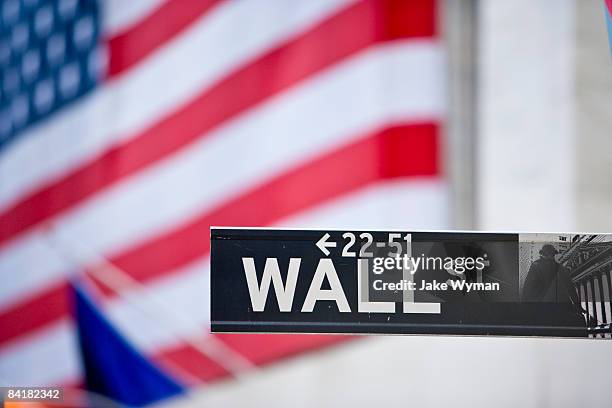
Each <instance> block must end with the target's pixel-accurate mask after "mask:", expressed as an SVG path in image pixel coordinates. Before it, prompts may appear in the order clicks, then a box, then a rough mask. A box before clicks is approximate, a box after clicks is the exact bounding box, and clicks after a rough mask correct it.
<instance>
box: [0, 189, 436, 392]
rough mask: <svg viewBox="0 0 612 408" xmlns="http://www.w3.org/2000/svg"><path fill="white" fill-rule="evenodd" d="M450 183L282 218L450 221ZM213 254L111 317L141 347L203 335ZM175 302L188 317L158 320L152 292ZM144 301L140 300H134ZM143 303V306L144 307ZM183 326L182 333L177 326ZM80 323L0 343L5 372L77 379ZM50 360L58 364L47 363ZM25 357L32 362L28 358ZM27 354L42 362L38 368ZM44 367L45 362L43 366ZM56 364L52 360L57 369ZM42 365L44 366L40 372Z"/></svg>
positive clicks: (354, 224) (338, 223) (353, 224)
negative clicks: (75, 336)
mask: <svg viewBox="0 0 612 408" xmlns="http://www.w3.org/2000/svg"><path fill="white" fill-rule="evenodd" d="M445 198H446V186H445V185H444V183H442V182H440V181H439V180H436V179H422V180H395V181H388V182H384V183H379V184H376V185H373V186H371V187H367V188H364V189H362V190H360V191H357V192H355V193H352V194H349V195H347V196H345V197H342V198H340V199H338V200H334V201H333V202H331V203H328V204H326V205H322V206H320V207H318V208H315V209H313V210H310V211H307V212H305V213H303V214H300V215H297V216H295V217H290V218H287V219H285V220H283V221H281V222H279V223H278V224H276V226H283V227H304V228H332V227H348V226H350V228H351V229H355V228H360V229H368V228H371V227H372V226H374V227H377V228H380V227H381V226H382V227H385V228H386V227H387V226H388V227H389V228H405V229H408V230H409V229H412V228H423V227H425V226H428V227H438V226H440V227H446V226H447V224H446V221H445V220H446V213H447V205H446V204H445ZM208 268H209V259H208V257H204V258H202V259H201V260H199V261H197V262H194V263H192V264H191V265H188V266H186V267H185V268H182V269H181V270H180V271H177V272H176V273H173V274H171V275H169V276H167V277H163V278H160V279H156V280H155V281H154V282H151V283H150V284H149V285H147V288H146V289H145V292H146V293H143V292H142V291H136V292H133V293H129V294H127V296H129V299H124V298H115V299H113V300H111V301H109V302H108V303H107V305H106V306H105V308H106V311H107V313H108V315H107V316H108V317H109V318H110V319H111V321H112V322H113V323H114V324H115V325H116V326H117V327H118V328H119V329H120V331H121V332H122V333H123V334H124V335H125V336H126V338H127V339H128V340H129V341H131V342H132V343H133V344H134V345H135V346H136V347H137V348H138V349H140V350H142V351H143V352H145V353H147V354H155V352H156V350H157V351H159V350H163V349H170V348H173V347H176V346H179V345H180V344H181V343H182V341H181V340H180V336H198V335H201V336H204V335H205V334H206V333H207V328H208V326H207V323H208V321H209V309H208V307H209V292H210V291H209V287H208V282H209V278H208ZM151 295H154V296H155V298H156V300H159V301H160V302H163V303H169V304H171V305H172V311H173V312H176V313H181V314H182V317H183V318H182V319H181V320H189V321H191V322H192V323H191V324H189V325H182V326H181V325H178V326H177V325H175V324H173V326H172V327H169V326H168V325H166V323H165V321H161V320H159V319H158V318H157V317H158V314H159V311H158V310H157V309H156V307H157V306H155V305H152V304H151V302H150V301H149V299H148V297H149V296H151ZM135 304H136V305H138V306H137V307H135V306H134V305H135ZM143 310H144V312H143ZM173 333H178V335H176V334H173ZM72 336H73V327H72V326H71V325H70V324H68V323H67V321H65V320H62V321H61V322H57V323H54V324H53V325H52V326H50V327H49V328H46V329H43V330H41V331H40V332H36V333H35V334H32V335H27V336H24V337H23V338H22V339H20V340H19V341H18V343H12V345H10V346H5V347H4V348H2V349H0V378H3V379H7V380H9V381H10V383H11V384H19V385H24V384H36V383H37V381H38V380H40V379H41V376H43V378H42V380H44V381H43V382H41V384H52V383H62V382H67V381H72V380H74V379H75V378H77V375H78V374H79V372H80V371H79V366H78V356H77V354H76V351H75V350H76V349H75V347H76V345H75V344H74V341H73V340H71V339H72ZM41 361H42V362H49V363H52V364H53V365H45V363H41V364H38V363H39V362H41ZM24 362H26V363H24ZM27 362H36V363H37V364H36V366H35V367H37V368H38V369H33V367H34V366H33V365H31V364H28V363H27ZM40 367H43V368H44V369H40ZM49 367H53V370H52V369H50V368H49ZM41 372H43V373H41Z"/></svg>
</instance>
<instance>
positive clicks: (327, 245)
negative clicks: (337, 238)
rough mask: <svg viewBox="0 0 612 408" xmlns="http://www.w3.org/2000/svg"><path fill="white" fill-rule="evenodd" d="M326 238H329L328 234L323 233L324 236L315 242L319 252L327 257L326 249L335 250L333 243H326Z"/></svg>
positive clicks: (327, 251) (327, 250)
mask: <svg viewBox="0 0 612 408" xmlns="http://www.w3.org/2000/svg"><path fill="white" fill-rule="evenodd" d="M328 238H329V234H328V233H325V235H323V236H322V237H321V239H319V240H318V241H317V247H319V249H320V250H321V252H323V253H324V254H325V255H326V256H327V255H329V249H327V248H335V247H336V243H335V242H327V239H328Z"/></svg>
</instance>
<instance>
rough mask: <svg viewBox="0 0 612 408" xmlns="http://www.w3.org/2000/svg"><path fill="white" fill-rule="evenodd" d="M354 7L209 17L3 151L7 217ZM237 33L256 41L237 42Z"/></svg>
mask: <svg viewBox="0 0 612 408" xmlns="http://www.w3.org/2000/svg"><path fill="white" fill-rule="evenodd" d="M348 1H349V0H316V1H308V2H299V3H294V2H285V1H282V0H278V1H275V2H274V3H273V4H271V3H270V2H269V1H267V0H258V1H230V2H225V3H224V4H223V5H222V6H219V7H216V8H215V9H214V10H212V11H211V12H210V13H206V14H205V15H204V16H203V17H201V18H200V19H199V20H198V21H197V22H196V23H194V24H193V25H192V26H191V27H190V28H189V29H187V30H185V32H184V33H182V34H181V35H179V36H178V37H177V38H176V39H175V40H172V41H170V42H169V43H168V44H166V45H164V46H162V47H160V49H159V50H158V51H157V52H156V53H155V54H153V55H152V56H151V57H149V58H148V60H147V63H146V64H139V65H137V66H136V67H134V68H133V69H130V70H129V71H127V72H126V73H124V74H123V75H121V76H120V77H119V78H117V79H115V80H113V81H111V82H109V83H108V84H106V85H105V86H102V87H101V88H99V89H98V90H97V91H95V92H94V93H93V94H92V95H90V96H89V97H87V98H85V99H84V100H83V101H82V102H81V103H79V104H76V105H74V107H71V108H68V109H67V110H65V111H63V112H60V113H58V114H56V115H54V117H53V118H52V120H51V121H50V122H43V123H41V124H40V125H37V126H34V127H33V128H32V129H30V130H29V131H27V132H26V133H25V134H23V135H22V136H21V137H20V138H19V139H18V140H17V141H16V142H15V143H13V144H11V145H9V147H8V148H7V150H5V151H3V152H0V180H2V183H1V184H0V211H1V210H3V209H6V208H8V207H9V206H10V205H11V204H14V203H16V202H17V201H18V200H19V199H20V198H22V197H24V196H25V195H26V194H27V193H31V192H33V191H35V190H36V189H37V188H40V187H42V186H44V185H46V183H48V182H50V181H52V180H56V179H58V178H61V177H62V176H63V175H66V174H68V173H69V172H70V170H71V169H74V168H76V167H78V166H79V165H82V164H84V163H87V162H90V161H92V160H93V159H94V158H95V157H97V156H98V155H99V154H100V153H101V152H103V151H105V150H106V149H108V148H109V147H111V146H114V145H117V144H119V143H122V142H125V141H127V140H128V139H130V138H132V137H134V136H136V135H137V133H138V132H139V131H142V130H143V129H146V128H147V127H148V126H150V125H151V122H152V120H155V119H157V118H163V117H164V116H166V115H168V114H170V113H171V112H172V111H174V110H176V109H177V107H179V106H181V105H183V104H184V103H185V102H187V101H188V100H190V99H192V98H194V97H195V96H196V95H198V94H199V93H201V92H202V91H203V90H204V89H206V88H209V87H210V86H211V85H212V84H214V83H215V82H217V81H219V80H220V79H221V78H223V77H224V76H226V75H227V73H228V72H232V71H233V70H235V69H236V68H238V67H240V66H242V65H244V64H247V63H248V62H249V61H251V60H253V59H254V58H255V57H257V56H258V55H260V54H262V53H264V52H265V51H267V50H269V49H271V48H273V47H275V46H277V45H278V44H280V43H282V42H283V41H285V40H286V39H288V38H291V37H293V36H296V35H298V34H299V33H301V32H303V31H304V30H306V29H308V28H309V27H311V26H313V25H315V24H316V23H317V22H319V21H321V20H322V19H324V18H325V17H327V16H329V15H332V14H334V13H335V12H336V11H338V9H339V8H341V7H343V6H345V5H346V4H347V3H348ZM262 3H265V4H262ZM236 27H240V28H241V32H243V33H248V35H244V36H240V37H239V38H236V35H237V31H236ZM49 152H53V154H52V155H50V154H49Z"/></svg>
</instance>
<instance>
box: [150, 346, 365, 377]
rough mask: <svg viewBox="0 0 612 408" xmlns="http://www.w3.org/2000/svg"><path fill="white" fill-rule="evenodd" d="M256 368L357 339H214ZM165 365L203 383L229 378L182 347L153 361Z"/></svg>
mask: <svg viewBox="0 0 612 408" xmlns="http://www.w3.org/2000/svg"><path fill="white" fill-rule="evenodd" d="M214 336H216V337H217V338H218V339H220V340H221V341H223V342H225V343H226V344H227V345H228V346H230V347H231V348H232V349H234V350H235V351H237V352H238V353H240V354H241V355H243V356H245V357H246V358H247V359H249V360H250V361H251V362H252V363H254V364H255V365H259V366H261V365H265V364H269V363H272V362H274V361H276V360H280V359H282V358H286V357H291V356H294V355H296V354H298V353H302V352H304V351H309V350H316V349H319V348H321V347H326V346H330V345H333V344H338V343H340V342H343V341H347V340H350V339H354V338H353V337H349V336H325V335H288V334H273V335H261V334H232V335H219V334H217V335H214ZM154 358H155V359H156V360H159V361H160V362H161V363H162V364H163V363H164V362H166V361H169V362H171V363H172V364H173V365H178V366H180V367H181V369H182V370H185V371H187V373H188V374H190V375H192V376H194V377H196V378H199V379H200V380H202V381H204V382H210V381H213V380H219V379H222V378H226V377H228V376H230V374H229V373H228V372H227V371H226V370H224V369H223V368H222V367H220V366H219V365H218V364H217V363H215V362H214V361H212V360H210V359H209V358H208V357H206V356H204V355H203V354H202V353H200V352H199V351H197V350H195V349H194V348H192V347H191V346H189V345H185V344H180V345H177V346H176V347H173V348H172V349H168V350H163V351H161V352H160V353H159V354H157V355H156V356H155V357H154Z"/></svg>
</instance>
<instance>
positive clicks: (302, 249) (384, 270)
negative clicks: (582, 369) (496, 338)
mask: <svg viewBox="0 0 612 408" xmlns="http://www.w3.org/2000/svg"><path fill="white" fill-rule="evenodd" d="M610 265H612V236H611V235H597V234H509V233H503V234H502V233H476V232H409V231H350V230H346V231H342V230H321V231H320V230H282V229H246V228H245V229H242V228H212V229H211V271H210V279H211V281H210V288H211V296H210V298H211V330H212V331H213V332H260V333H263V332H283V333H387V334H456V335H462V334H465V335H489V334H492V335H517V336H561V337H587V336H589V337H610V334H609V333H610V321H611V318H612V313H611V312H612V311H611V310H610V293H612V283H611V282H612V280H611V266H610Z"/></svg>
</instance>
